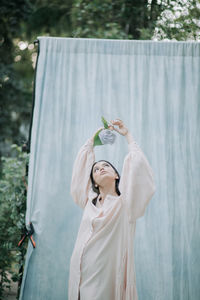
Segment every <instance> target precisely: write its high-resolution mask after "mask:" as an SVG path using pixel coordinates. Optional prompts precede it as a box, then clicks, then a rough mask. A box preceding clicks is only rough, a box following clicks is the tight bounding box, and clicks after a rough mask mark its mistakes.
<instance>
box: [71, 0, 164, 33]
mask: <svg viewBox="0 0 200 300" xmlns="http://www.w3.org/2000/svg"><path fill="white" fill-rule="evenodd" d="M164 9H165V5H162V4H158V3H157V2H156V1H152V3H150V4H149V3H148V1H146V0H143V1H141V0H134V1H133V0H123V1H122V0H121V1H111V0H104V1H101V0H94V1H90V0H84V1H83V0H76V1H74V5H73V8H72V12H71V18H72V25H73V26H72V27H73V28H74V29H75V31H74V33H75V36H77V37H88V38H94V37H95V38H108V39H109V38H110V39H144V37H145V38H148V39H151V37H152V35H153V31H154V28H155V23H156V20H157V18H158V16H159V15H160V14H161V12H162V11H163V10H164ZM144 30H146V31H145V35H144V36H143V32H144ZM147 33H148V35H147Z"/></svg>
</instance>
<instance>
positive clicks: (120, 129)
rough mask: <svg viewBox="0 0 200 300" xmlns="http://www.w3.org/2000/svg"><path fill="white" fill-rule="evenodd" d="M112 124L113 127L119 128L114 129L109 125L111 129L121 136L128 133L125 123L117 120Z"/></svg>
mask: <svg viewBox="0 0 200 300" xmlns="http://www.w3.org/2000/svg"><path fill="white" fill-rule="evenodd" d="M110 123H112V124H113V125H116V126H118V128H116V127H114V126H112V125H109V129H110V130H115V131H117V132H118V133H119V134H121V135H124V136H125V135H126V134H127V133H128V128H127V127H126V126H125V125H124V123H123V121H122V120H120V119H115V120H112V121H110Z"/></svg>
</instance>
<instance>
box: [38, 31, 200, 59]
mask: <svg viewBox="0 0 200 300" xmlns="http://www.w3.org/2000/svg"><path fill="white" fill-rule="evenodd" d="M37 38H38V40H39V44H40V52H43V51H44V52H45V53H47V52H56V53H74V54H78V53H79V54H111V55H152V56H195V57H199V56H200V42H199V41H168V40H167V41H154V40H122V39H120V40H117V39H96V38H73V37H46V36H45V37H44V36H38V37H37Z"/></svg>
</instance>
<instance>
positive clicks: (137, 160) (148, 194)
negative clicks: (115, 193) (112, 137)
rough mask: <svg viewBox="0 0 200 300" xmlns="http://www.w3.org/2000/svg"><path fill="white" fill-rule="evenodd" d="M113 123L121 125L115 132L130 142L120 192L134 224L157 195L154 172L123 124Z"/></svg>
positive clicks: (129, 217) (130, 220) (130, 219)
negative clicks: (155, 194)
mask: <svg viewBox="0 0 200 300" xmlns="http://www.w3.org/2000/svg"><path fill="white" fill-rule="evenodd" d="M116 122H121V123H116ZM112 123H113V125H119V129H115V130H116V131H118V132H119V133H120V134H122V135H124V136H125V137H126V139H127V142H128V149H129V152H128V154H127V155H126V157H125V159H124V164H123V168H122V174H121V178H120V182H119V190H120V192H121V195H122V197H123V199H124V201H125V204H126V205H127V213H128V219H129V222H134V221H135V220H136V219H137V218H139V217H142V216H143V215H144V213H145V209H146V206H147V205H148V203H149V201H150V200H151V198H152V196H153V195H154V193H155V183H154V176H153V171H152V168H151V166H150V164H149V162H148V160H147V158H146V157H145V155H144V153H143V152H142V150H141V149H140V147H139V146H138V145H137V143H136V142H135V140H134V139H133V137H132V135H131V134H130V132H129V131H128V129H127V128H126V127H125V126H124V124H123V122H122V121H121V120H119V121H112Z"/></svg>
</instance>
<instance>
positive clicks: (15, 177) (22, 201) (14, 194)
mask: <svg viewBox="0 0 200 300" xmlns="http://www.w3.org/2000/svg"><path fill="white" fill-rule="evenodd" d="M11 148H12V152H14V153H12V154H13V155H14V157H2V165H3V168H2V178H1V181H0V228H1V230H0V275H1V278H0V280H1V281H0V299H5V298H3V291H4V290H5V288H6V287H7V288H9V287H10V283H11V280H10V279H9V278H8V272H9V273H10V274H11V275H12V277H11V279H12V280H13V281H19V278H20V275H21V274H20V273H19V270H22V267H23V265H24V256H25V252H26V247H27V240H26V241H25V242H24V243H23V244H22V246H21V247H20V248H19V247H18V242H19V240H20V239H21V234H22V232H23V229H24V226H25V210H26V188H25V183H26V181H27V179H26V175H25V173H26V164H28V160H29V154H27V153H25V152H22V149H21V147H19V146H17V145H15V144H13V145H12V147H11ZM24 181H25V183H24Z"/></svg>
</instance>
